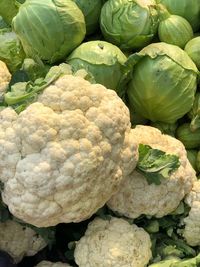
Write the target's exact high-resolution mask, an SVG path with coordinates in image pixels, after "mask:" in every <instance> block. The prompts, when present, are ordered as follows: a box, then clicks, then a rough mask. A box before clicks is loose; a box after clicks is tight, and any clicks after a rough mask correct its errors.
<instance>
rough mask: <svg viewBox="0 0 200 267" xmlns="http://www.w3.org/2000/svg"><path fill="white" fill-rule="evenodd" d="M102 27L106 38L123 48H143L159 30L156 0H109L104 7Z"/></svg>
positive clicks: (101, 20) (101, 17) (101, 19)
mask: <svg viewBox="0 0 200 267" xmlns="http://www.w3.org/2000/svg"><path fill="white" fill-rule="evenodd" d="M100 27H101V31H102V33H103V35H104V38H105V40H107V41H108V42H111V43H113V44H115V45H117V46H119V47H120V48H121V49H122V50H132V49H138V48H142V47H144V46H145V45H147V44H149V43H150V42H151V40H152V39H153V37H154V36H155V34H156V32H157V27H158V12H157V10H156V2H155V0H108V1H107V2H106V3H105V4H104V5H103V7H102V10H101V16H100Z"/></svg>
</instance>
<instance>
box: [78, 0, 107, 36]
mask: <svg viewBox="0 0 200 267" xmlns="http://www.w3.org/2000/svg"><path fill="white" fill-rule="evenodd" d="M74 1H75V3H76V4H77V6H78V7H79V8H80V9H81V11H82V12H83V14H84V16H85V23H86V33H87V35H88V34H92V33H94V32H95V31H96V30H97V29H98V27H99V17H100V13H101V7H102V2H101V0H87V1H86V0H74Z"/></svg>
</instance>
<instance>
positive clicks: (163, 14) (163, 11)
mask: <svg viewBox="0 0 200 267" xmlns="http://www.w3.org/2000/svg"><path fill="white" fill-rule="evenodd" d="M157 7H158V14H159V19H160V21H163V20H166V19H168V18H169V17H170V16H171V14H170V13H169V11H168V10H167V8H166V7H165V6H164V5H162V4H158V5H157Z"/></svg>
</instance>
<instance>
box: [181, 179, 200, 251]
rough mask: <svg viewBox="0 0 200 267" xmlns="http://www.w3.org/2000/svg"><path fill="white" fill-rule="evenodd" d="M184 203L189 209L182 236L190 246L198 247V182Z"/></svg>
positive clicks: (199, 233) (199, 219) (199, 188)
mask: <svg viewBox="0 0 200 267" xmlns="http://www.w3.org/2000/svg"><path fill="white" fill-rule="evenodd" d="M185 202H186V203H187V204H188V205H189V206H190V207H191V210H190V212H189V215H188V217H186V218H185V219H184V220H183V222H184V224H185V228H184V231H183V236H184V238H185V239H186V242H187V243H188V244H189V245H190V246H200V180H198V181H196V182H195V183H194V185H193V188H192V190H191V191H190V193H189V194H188V195H187V196H186V199H185Z"/></svg>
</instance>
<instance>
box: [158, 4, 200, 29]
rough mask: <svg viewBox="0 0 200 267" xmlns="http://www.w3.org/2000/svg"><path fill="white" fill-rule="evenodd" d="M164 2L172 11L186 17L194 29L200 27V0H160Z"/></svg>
mask: <svg viewBox="0 0 200 267" xmlns="http://www.w3.org/2000/svg"><path fill="white" fill-rule="evenodd" d="M158 1H159V2H160V3H162V4H164V5H165V6H166V7H167V9H168V10H169V12H170V13H172V14H174V15H179V16H182V17H184V18H185V19H187V20H188V21H189V23H190V24H191V26H192V28H193V30H194V31H197V30H198V29H199V28H200V1H199V0H158Z"/></svg>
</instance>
